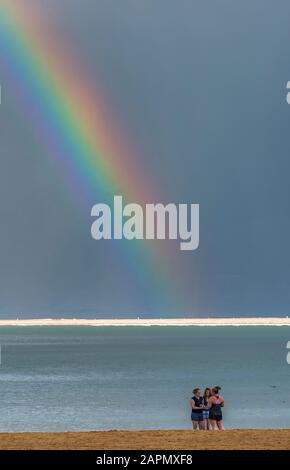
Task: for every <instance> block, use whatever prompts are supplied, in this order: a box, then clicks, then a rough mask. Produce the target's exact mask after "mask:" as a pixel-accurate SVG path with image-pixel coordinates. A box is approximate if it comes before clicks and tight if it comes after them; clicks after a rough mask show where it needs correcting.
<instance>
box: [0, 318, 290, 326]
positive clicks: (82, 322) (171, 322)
mask: <svg viewBox="0 0 290 470" xmlns="http://www.w3.org/2000/svg"><path fill="white" fill-rule="evenodd" d="M1 326H95V327H98V326H99V327H100V326H290V318H288V317H268V318H267V317H255V318H254V317H247V318H154V319H143V318H128V319H82V318H59V319H54V318H41V319H24V320H22V319H15V320H0V327H1Z"/></svg>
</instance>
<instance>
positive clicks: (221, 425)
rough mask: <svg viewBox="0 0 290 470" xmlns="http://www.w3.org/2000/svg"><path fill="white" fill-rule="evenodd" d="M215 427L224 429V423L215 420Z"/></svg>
mask: <svg viewBox="0 0 290 470" xmlns="http://www.w3.org/2000/svg"><path fill="white" fill-rule="evenodd" d="M217 427H218V428H219V430H220V431H224V430H225V428H224V425H223V422H222V421H217Z"/></svg>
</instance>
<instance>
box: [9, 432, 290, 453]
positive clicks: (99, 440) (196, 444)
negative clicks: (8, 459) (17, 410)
mask: <svg viewBox="0 0 290 470" xmlns="http://www.w3.org/2000/svg"><path fill="white" fill-rule="evenodd" d="M16 449H23V450H38V449H40V450H45V449H48V450H134V449H136V450H146V449H147V450H158V449H161V450H166V449H167V450H182V449H186V450H266V449H267V450H289V449H290V429H275V430H274V429H273V430H254V429H244V430H228V431H224V432H215V431H196V432H194V431H106V432H105V431H104V432H68V433H15V434H14V433H11V434H9V433H1V434H0V450H16Z"/></svg>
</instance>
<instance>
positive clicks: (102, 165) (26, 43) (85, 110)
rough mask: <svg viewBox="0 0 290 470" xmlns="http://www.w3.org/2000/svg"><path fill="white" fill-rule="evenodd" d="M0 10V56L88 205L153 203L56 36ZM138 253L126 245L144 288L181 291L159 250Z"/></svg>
mask: <svg viewBox="0 0 290 470" xmlns="http://www.w3.org/2000/svg"><path fill="white" fill-rule="evenodd" d="M0 5H1V17H0V44H1V43H2V46H3V47H1V54H2V56H3V57H4V59H5V60H6V62H7V63H8V65H9V67H10V69H11V70H13V73H14V78H15V77H16V79H17V80H18V86H19V87H20V88H22V97H23V96H24V99H25V98H26V99H27V102H28V103H29V105H30V106H31V103H32V104H33V107H32V113H33V117H34V124H35V125H36V126H37V127H38V131H39V132H40V133H41V135H42V138H43V139H44V140H45V142H46V144H47V145H48V146H49V147H50V148H51V149H53V151H54V153H55V154H56V155H57V156H58V157H59V158H60V159H62V160H63V162H62V163H64V164H65V165H66V168H67V170H68V171H69V173H71V174H72V175H73V179H74V182H75V181H78V182H79V183H80V184H79V185H78V194H79V192H80V191H82V192H83V193H84V192H85V191H87V192H88V196H89V197H90V198H91V200H92V195H94V196H95V195H96V194H102V197H103V198H104V197H107V199H112V195H114V194H122V195H123V196H124V198H125V200H128V201H134V202H139V203H142V202H144V201H146V199H147V198H148V196H149V197H151V198H152V196H153V194H154V193H155V191H154V190H153V189H155V188H153V187H152V185H151V184H150V182H149V181H148V179H145V176H144V175H145V171H144V169H143V168H141V167H140V166H138V164H137V160H136V158H134V153H133V152H132V150H131V148H130V147H131V146H130V145H128V142H126V143H125V142H124V138H123V136H122V135H121V134H120V132H118V131H117V129H116V126H115V125H114V122H113V119H112V116H111V115H110V114H109V111H108V109H107V107H106V106H105V104H104V100H102V99H101V93H98V94H97V96H96V92H95V84H94V85H93V86H92V84H91V83H90V79H89V77H88V76H85V73H84V70H83V68H82V67H81V66H78V65H77V63H76V60H75V58H72V57H70V55H69V51H68V50H67V49H64V48H63V46H62V44H61V43H60V41H58V40H57V39H56V36H55V35H53V34H52V31H51V30H49V28H48V25H47V22H45V21H43V16H42V15H41V14H40V13H39V12H37V11H36V9H35V5H33V7H31V8H28V4H27V2H26V4H25V6H24V5H23V2H21V1H19V0H13V2H11V1H9V0H1V4H0ZM30 112H31V111H30ZM80 188H81V189H80ZM153 197H154V196H153ZM157 200H158V199H157ZM94 202H95V201H94ZM133 246H134V247H135V248H132V246H131V247H130V249H129V248H128V244H125V249H126V252H127V256H129V258H131V262H132V261H133V264H134V265H135V266H136V267H137V270H139V271H140V266H141V267H142V268H141V269H142V271H143V272H145V271H146V272H147V274H146V276H145V277H146V279H147V281H148V279H149V280H150V281H151V284H153V285H155V286H156V289H157V290H158V289H163V290H164V289H166V295H168V293H173V292H174V291H176V286H175V288H174V286H173V284H174V283H173V282H172V280H173V277H174V276H173V273H172V272H171V273H170V274H169V269H168V264H167V263H168V257H167V259H165V258H166V257H164V256H161V257H160V253H159V252H157V250H156V247H155V246H154V243H150V242H147V241H144V242H140V243H138V245H137V248H136V245H133ZM134 249H136V250H137V251H138V262H137V263H136V261H135V255H136V252H135V253H134ZM139 274H140V273H139ZM174 296H175V295H174Z"/></svg>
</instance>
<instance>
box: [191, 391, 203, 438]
mask: <svg viewBox="0 0 290 470" xmlns="http://www.w3.org/2000/svg"><path fill="white" fill-rule="evenodd" d="M203 408H204V404H203V397H201V396H200V388H195V389H194V390H193V397H192V398H191V421H192V428H193V429H194V430H196V429H204V419H203V413H202V410H203Z"/></svg>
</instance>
